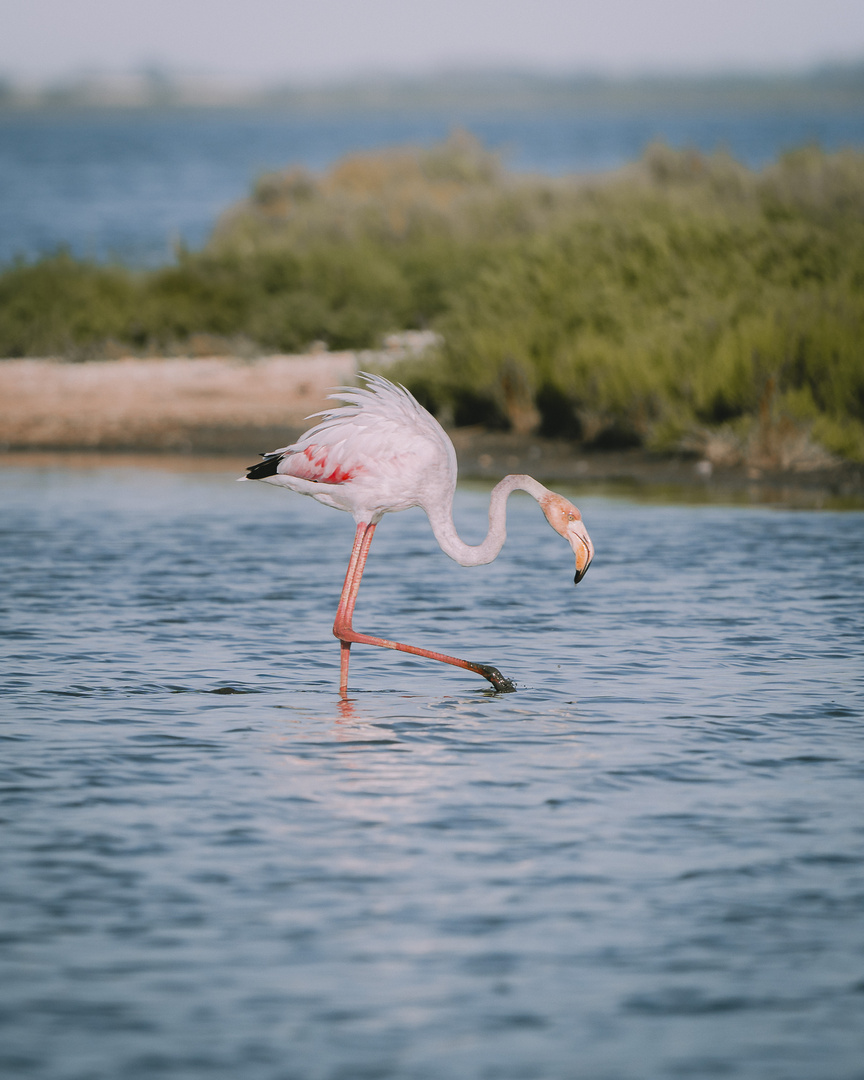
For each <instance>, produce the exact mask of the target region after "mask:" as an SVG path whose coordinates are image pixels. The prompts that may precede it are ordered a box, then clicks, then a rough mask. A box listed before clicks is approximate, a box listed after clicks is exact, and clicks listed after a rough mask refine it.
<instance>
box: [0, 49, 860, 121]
mask: <svg viewBox="0 0 864 1080" xmlns="http://www.w3.org/2000/svg"><path fill="white" fill-rule="evenodd" d="M226 105H228V106H233V107H241V108H242V107H251V108H256V107H258V108H260V107H266V108H284V109H289V110H294V111H313V112H314V111H321V110H325V111H326V110H329V109H339V110H344V109H395V110H399V109H412V110H417V109H424V108H430V109H453V108H455V109H458V110H460V111H462V112H464V111H465V110H466V109H470V110H477V109H520V108H524V109H549V108H556V109H557V108H562V109H586V108H587V109H596V108H619V107H620V108H627V109H641V108H649V109H650V108H676V107H684V108H694V107H696V108H706V107H714V108H741V107H747V106H752V107H760V106H761V107H769V106H778V107H780V106H783V107H793V106H794V107H802V106H810V107H829V108H830V107H836V108H859V107H862V106H864V61H858V62H853V63H845V64H841V63H836V64H825V65H822V66H820V67H816V68H813V69H810V70H805V71H790V72H786V73H771V74H759V73H750V74H747V73H730V74H722V73H721V74H714V75H662V74H658V75H642V76H633V77H629V78H628V77H614V76H604V75H601V74H591V73H584V72H583V73H573V74H569V75H568V74H548V73H542V72H533V73H532V72H526V71H507V70H504V71H472V70H470V69H466V70H454V71H447V72H443V73H439V74H434V73H433V74H429V75H418V76H401V77H400V76H381V77H378V78H372V77H365V78H357V79H353V80H350V81H343V82H339V81H333V82H327V83H322V84H319V85H312V84H307V85H303V84H285V85H279V84H273V85H262V86H257V87H256V86H243V85H234V84H231V83H228V82H220V81H219V80H217V79H213V78H209V79H205V78H199V79H192V78H185V77H182V76H177V75H174V74H172V72H170V71H169V70H164V69H162V68H159V67H150V68H145V69H142V70H139V71H135V72H130V73H127V74H125V75H114V76H108V75H101V76H100V75H84V76H79V77H71V78H68V79H66V80H61V81H57V82H54V83H52V84H48V85H43V86H36V87H32V86H31V87H24V86H21V85H18V84H16V83H15V82H14V81H13V80H11V79H4V78H2V77H0V108H7V109H15V108H48V109H62V108H116V107H121V108H148V109H151V108H158V109H165V108H172V107H173V108H178V107H179V108H186V107H189V106H226Z"/></svg>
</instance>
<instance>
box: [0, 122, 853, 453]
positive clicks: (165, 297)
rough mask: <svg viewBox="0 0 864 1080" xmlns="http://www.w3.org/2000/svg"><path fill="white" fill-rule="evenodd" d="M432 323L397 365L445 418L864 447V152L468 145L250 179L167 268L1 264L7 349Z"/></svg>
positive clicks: (300, 334) (295, 339)
mask: <svg viewBox="0 0 864 1080" xmlns="http://www.w3.org/2000/svg"><path fill="white" fill-rule="evenodd" d="M424 326H431V327H433V328H434V329H436V330H438V331H440V333H441V334H442V335H443V340H444V342H445V344H444V346H443V347H442V349H441V350H440V352H439V354H438V355H437V356H436V357H433V358H431V359H429V358H424V359H423V360H422V361H414V362H410V363H408V362H405V363H404V364H403V365H402V366H401V368H400V369H399V370H398V372H397V374H398V376H399V377H401V378H402V379H403V381H405V382H406V383H407V384H408V385H409V386H410V387H411V388H412V389H413V390H414V391H415V392H416V393H417V394H418V396H420V397H421V399H422V400H423V401H424V402H425V403H426V404H428V405H429V406H430V407H431V408H433V409H434V410H435V411H436V412H438V413H439V415H442V416H443V417H444V418H446V419H449V420H450V421H451V422H456V423H477V422H483V423H486V424H489V425H492V426H501V427H507V426H509V427H512V428H515V429H516V430H519V431H524V432H527V431H530V430H534V429H539V430H540V431H541V432H543V433H545V434H549V435H559V436H565V437H570V438H574V439H581V440H582V441H583V442H585V443H587V444H589V445H594V446H598V447H603V446H606V447H612V446H628V445H633V446H636V445H643V446H646V447H648V448H651V449H655V450H661V451H662V450H671V449H681V448H690V449H692V450H693V451H694V452H699V453H708V454H709V456H713V457H714V459H715V460H718V461H719V460H723V459H724V458H725V459H728V460H730V461H731V460H742V459H747V460H750V461H758V460H763V461H764V462H765V463H767V464H772V463H773V464H792V463H794V462H792V461H791V460H787V459H788V458H789V455H790V454H791V455H792V457H795V456H796V455H797V458H798V459H801V458H802V455H803V456H806V455H807V454H810V455H811V458H812V460H813V461H814V462H815V461H816V460H817V459H818V454H816V453H815V451H814V442H813V440H815V442H816V443H818V444H819V445H821V446H822V447H824V448H826V449H827V450H829V451H830V452H832V453H834V454H837V455H840V456H843V457H848V458H852V459H855V460H864V345H862V342H864V154H861V153H856V152H852V151H846V152H842V153H838V154H831V155H828V154H824V153H822V152H821V151H819V150H818V149H814V148H806V149H800V150H796V151H794V152H791V153H789V154H787V155H786V156H785V157H783V158H782V159H781V160H780V161H778V162H777V163H776V164H775V165H773V166H772V167H770V168H768V169H766V170H765V171H763V172H761V173H753V172H750V171H748V170H746V169H745V168H743V167H742V166H740V165H739V164H737V163H736V162H735V161H733V160H732V159H731V158H729V157H728V156H726V155H724V154H722V153H718V154H714V155H711V156H703V155H699V154H697V153H693V152H689V151H674V150H671V149H669V148H667V147H664V146H654V147H652V148H650V149H649V151H648V152H647V153H646V155H645V156H644V158H643V159H642V160H641V161H640V162H638V163H636V164H635V165H634V166H632V167H631V168H629V169H627V170H623V171H622V172H620V173H618V174H615V175H614V176H611V177H604V178H593V179H584V178H583V179H577V178H566V179H560V180H555V179H551V178H539V177H519V176H513V175H510V174H507V173H506V172H505V171H504V170H503V169H502V168H501V166H500V163H499V162H498V160H497V159H496V158H495V157H494V155H491V154H489V153H488V152H486V151H485V150H484V149H483V148H482V147H481V146H479V145H478V144H477V143H476V142H475V141H474V140H473V139H472V138H471V137H470V136H467V135H456V136H454V137H453V138H451V140H449V141H448V142H447V143H446V144H444V145H442V146H437V147H433V148H431V149H426V150H398V151H389V152H386V153H381V154H375V155H356V156H352V157H349V158H346V159H344V160H343V161H341V162H339V163H338V164H337V165H336V166H335V167H334V168H333V169H332V170H331V171H330V172H329V173H327V174H326V175H323V176H316V175H312V174H310V173H307V172H306V171H304V170H302V169H291V170H288V171H286V172H283V173H278V174H272V175H268V176H264V177H262V178H261V179H260V180H259V181H258V183H257V184H256V186H255V189H254V191H253V192H252V194H251V196H250V198H249V199H248V200H247V201H246V202H244V203H243V204H242V205H240V206H238V207H236V208H234V209H233V210H232V211H231V212H230V213H229V214H228V215H226V217H225V218H224V219H223V220H222V221H221V222H219V224H218V225H217V227H216V229H215V231H214V234H213V236H212V238H211V240H210V242H209V243H208V245H207V246H206V248H205V249H204V250H203V251H200V252H187V251H181V252H179V253H178V255H177V259H176V261H175V263H174V264H173V265H171V266H167V267H164V268H162V269H158V270H155V271H146V272H143V271H142V272H133V271H132V270H129V269H126V268H123V267H119V266H104V265H95V264H91V263H87V262H82V261H78V260H75V259H73V258H72V257H71V256H69V255H66V254H60V255H57V256H55V257H52V258H47V259H43V260H41V261H39V262H36V263H32V264H26V263H19V264H16V265H14V266H12V267H10V268H8V269H7V270H6V271H5V273H3V274H2V275H0V354H2V355H5V356H15V355H17V356H21V355H50V354H62V355H65V356H67V357H69V358H73V359H74V358H81V357H85V356H95V355H101V356H105V355H117V354H118V351H120V352H122V351H124V350H125V351H129V350H130V349H131V350H137V351H139V352H144V353H147V352H153V351H161V352H172V351H174V352H177V351H188V350H189V349H190V343H191V344H193V345H194V340H195V335H208V336H207V337H206V338H205V340H206V342H207V343H208V347H209V348H210V349H211V350H212V348H213V345H214V337H215V339H216V344H220V345H221V347H222V349H223V350H224V349H229V348H230V349H231V350H232V351H239V352H241V353H242V352H248V353H250V354H251V353H254V352H255V351H257V350H261V349H264V350H267V351H273V350H280V351H296V350H300V349H303V348H305V347H306V346H307V345H308V344H309V343H310V342H311V341H313V340H323V341H325V342H326V343H327V344H328V345H329V346H330V347H331V348H347V347H368V346H371V345H374V344H375V343H377V341H378V340H379V339H380V337H381V336H382V335H383V334H385V333H387V332H388V331H392V330H395V329H407V328H411V327H424ZM784 455H785V457H784ZM814 455H815V456H814ZM798 463H800V460H799V462H798Z"/></svg>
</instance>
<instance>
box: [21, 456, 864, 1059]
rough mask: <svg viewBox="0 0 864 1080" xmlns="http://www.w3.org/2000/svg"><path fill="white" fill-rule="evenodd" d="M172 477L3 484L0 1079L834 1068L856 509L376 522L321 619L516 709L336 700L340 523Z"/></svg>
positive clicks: (857, 962) (481, 700)
mask: <svg viewBox="0 0 864 1080" xmlns="http://www.w3.org/2000/svg"><path fill="white" fill-rule="evenodd" d="M205 465H206V463H204V462H195V461H194V460H193V461H190V462H189V463H188V464H187V465H186V467H185V469H182V468H181V469H179V470H178V471H173V472H172V471H169V470H168V469H165V468H159V467H153V468H149V469H146V468H135V467H132V466H131V465H122V464H114V465H112V466H107V465H106V466H103V467H98V468H97V467H93V468H66V469H63V468H47V467H45V468H39V467H35V466H26V465H24V464H21V465H19V466H16V467H12V466H7V467H6V468H4V469H3V470H2V471H0V487H2V496H0V503H2V506H3V511H2V520H0V527H2V533H3V537H2V544H0V574H2V580H3V582H4V589H3V594H4V599H3V609H4V610H3V613H2V618H3V626H4V635H5V636H4V638H3V642H4V652H5V659H4V663H3V670H4V672H5V674H4V679H3V683H4V705H3V718H2V725H0V740H2V746H3V752H2V763H3V764H2V789H0V816H2V821H3V833H2V836H3V862H2V865H3V870H2V877H0V927H2V951H3V971H2V974H0V1007H2V1011H0V1019H2V1026H0V1066H2V1068H4V1069H5V1073H6V1075H9V1076H10V1077H11V1076H14V1077H15V1078H16V1080H18V1078H20V1080H28V1078H34V1080H35V1078H38V1080H85V1078H86V1080H115V1078H117V1077H123V1078H124V1080H138V1078H140V1080H153V1078H165V1080H199V1078H200V1080H204V1078H211V1077H212V1078H225V1080H229V1078H230V1080H235V1078H237V1077H243V1078H244V1080H349V1078H350V1080H355V1078H372V1077H380V1078H394V1080H439V1078H440V1080H452V1078H459V1080H463V1078H464V1080H475V1078H476V1080H488V1078H501V1080H515V1078H520V1080H521V1078H530V1080H537V1078H540V1080H547V1078H548V1080H565V1078H571V1077H574V1078H575V1077H579V1078H580V1080H643V1078H645V1077H651V1078H652V1080H665V1078H669V1080H674V1078H680V1077H686V1078H696V1077H699V1078H701V1077H708V1076H723V1077H735V1078H748V1080H749V1078H766V1080H799V1078H800V1080H853V1078H860V1077H861V1076H862V1075H864V1065H862V1062H864V933H862V930H864V816H862V801H861V792H862V779H864V765H862V751H864V723H862V721H864V664H862V660H864V560H862V553H864V548H862V527H864V514H862V513H860V512H851V513H844V514H839V513H827V512H816V513H803V512H793V511H787V510H782V509H776V508H770V507H752V508H750V507H738V508H730V507H718V506H714V507H704V506H703V507H695V506H687V505H683V506H664V505H642V504H639V503H635V502H626V501H614V500H610V499H602V498H599V497H593V498H587V497H586V498H580V497H579V496H578V493H577V498H578V501H579V502H580V503H581V505H582V509H583V513H584V515H585V519H586V522H587V524H588V527H589V529H590V531H591V535H592V538H593V539H594V541H595V544H596V547H597V558H596V561H595V564H594V565H593V566H592V568H591V570H590V572H589V574H588V575H587V576H586V578H585V580H584V582H583V583H582V584H580V586H579V587H578V589H574V588H573V586H572V572H573V570H572V554H571V553H570V551H569V548H568V547H567V545H566V544H565V543H564V542H563V541H562V540H561V539H560V537H558V536H556V535H555V534H554V533H553V532H552V531H551V530H550V529H549V528H548V526H547V525H546V524H545V522H544V521H543V518H542V516H541V514H540V513H539V511H538V509H537V508H536V506H535V505H534V504H533V502H532V501H531V500H530V499H528V498H527V497H522V496H519V497H515V498H513V499H511V501H510V519H509V520H510V528H509V539H508V543H507V545H506V546H505V548H504V551H503V553H502V555H501V557H500V558H499V559H498V561H497V562H496V563H494V564H493V565H491V566H489V567H479V568H474V569H463V568H460V567H458V566H456V565H455V564H453V563H451V562H450V561H449V560H448V559H447V558H446V557H445V556H443V555H442V554H441V553H440V552H439V551H438V550H437V548H436V545H435V543H434V540H433V538H432V536H431V534H430V532H429V529H428V525H427V523H426V520H425V518H424V517H423V515H422V514H421V513H420V512H407V513H403V514H399V515H393V516H391V517H388V518H385V519H384V521H383V522H382V524H381V527H380V528H379V530H378V532H377V534H376V538H375V542H374V544H373V548H372V554H371V557H370V564H369V569H368V573H367V577H366V579H365V580H364V585H363V589H362V590H361V594H360V601H359V604H358V609H357V615H356V619H355V623H356V625H357V626H358V627H359V628H361V629H367V630H369V631H370V632H375V631H379V632H388V633H390V634H391V635H393V636H395V637H397V638H401V639H402V640H408V641H412V642H416V643H419V644H425V645H427V646H430V647H433V648H439V649H444V650H450V651H452V652H454V653H455V654H456V655H465V656H468V657H469V658H472V659H479V660H489V661H492V662H494V663H496V664H498V665H499V666H500V667H501V669H502V670H503V671H504V672H505V674H507V675H509V676H510V677H512V678H514V679H515V680H516V681H517V683H518V684H519V689H518V691H517V692H516V693H514V694H507V695H495V694H494V693H492V692H490V691H487V690H486V689H484V686H485V684H484V683H483V682H482V680H480V679H475V678H474V677H473V676H471V675H469V674H468V673H466V672H462V671H458V670H456V669H451V668H447V667H444V666H443V665H436V664H434V663H431V662H428V661H423V660H419V659H416V658H412V657H409V656H406V655H403V654H399V653H393V652H385V651H384V650H377V649H373V648H368V647H367V648H364V647H361V646H355V649H354V654H353V658H352V679H351V692H350V696H349V699H348V700H347V701H345V702H342V701H340V700H339V697H338V694H337V693H336V687H337V684H338V647H337V645H336V642H335V641H334V639H333V638H332V637H331V635H330V625H331V622H332V617H333V614H334V611H335V606H336V600H337V597H338V592H339V589H340V587H341V580H342V576H343V574H344V568H345V563H346V560H347V556H348V552H349V550H350V545H351V539H352V534H353V528H352V524H351V521H350V519H349V518H348V517H347V515H342V514H337V513H336V512H334V511H330V510H327V509H326V508H324V507H320V506H318V505H317V504H314V503H311V502H310V501H308V500H304V499H302V498H300V497H297V496H290V495H286V494H285V493H283V492H280V491H276V490H273V489H271V488H267V487H265V486H264V485H253V484H234V483H233V482H232V479H233V476H234V475H236V471H235V470H233V469H232V468H230V467H225V466H221V467H215V468H214V469H213V470H212V471H208V469H207V468H206V467H205ZM486 501H487V496H486V493H485V492H483V491H481V490H475V489H466V490H461V491H460V492H459V494H458V502H457V522H458V524H459V525H460V528H461V530H462V532H463V535H465V536H466V538H468V539H475V540H476V539H479V537H480V534H481V533H482V532H483V530H484V519H485V513H486ZM229 691H230V692H229Z"/></svg>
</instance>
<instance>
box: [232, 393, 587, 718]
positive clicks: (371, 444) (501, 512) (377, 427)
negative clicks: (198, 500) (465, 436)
mask: <svg viewBox="0 0 864 1080" xmlns="http://www.w3.org/2000/svg"><path fill="white" fill-rule="evenodd" d="M361 378H362V379H363V380H364V381H365V384H366V385H365V386H363V387H359V388H350V387H341V388H340V389H338V390H336V391H335V392H334V393H332V394H330V395H329V397H330V398H332V399H334V400H337V401H341V402H343V404H342V405H341V406H340V407H337V408H331V409H326V410H324V411H323V412H321V413H317V414H315V416H320V417H321V418H322V419H321V420H320V422H319V423H317V424H316V425H315V426H314V427H312V428H310V429H309V431H307V432H306V433H305V434H304V435H301V437H300V438H299V439H298V440H297V442H295V443H293V444H292V445H291V446H284V447H282V448H281V449H280V450H273V451H272V452H271V453H267V454H262V455H261V457H262V459H263V460H261V461H259V462H257V463H256V464H255V465H250V466H249V467H248V469H247V472H246V476H243V477H240V479H241V480H263V481H264V483H267V484H276V485H278V486H279V487H284V488H288V489H289V490H291V491H296V492H299V493H300V494H301V495H310V496H311V497H312V498H313V499H316V500H317V501H318V502H320V503H323V504H324V505H325V506H332V507H334V508H335V509H336V510H345V511H347V512H348V513H349V514H351V515H352V516H353V518H354V522H355V524H356V532H355V535H354V546H353V549H352V551H351V558H350V560H349V562H348V572H347V573H346V575H345V584H344V585H343V587H342V594H341V596H340V598H339V606H338V607H337V609H336V619H335V622H334V623H333V633H334V635H335V636H336V637H337V638H338V639H339V643H340V675H339V691H340V694H341V695H342V697H344V696H345V694H346V692H347V689H348V662H349V658H350V652H351V645H352V644H353V643H355V642H357V643H359V644H364V645H378V646H380V647H382V648H385V649H398V650H400V651H401V652H407V653H413V654H414V655H415V656H425V657H427V658H428V659H430V660H440V661H441V662H443V663H445V664H453V665H455V666H456V667H460V668H466V669H467V670H469V671H473V672H476V673H477V674H478V675H482V676H483V678H485V679H488V680H489V682H490V683H491V684H492V686H493V687H494V688H495V689H496V690H501V691H510V690H515V689H516V688H515V686H514V684H513V683H512V682H511V681H510V680H509V679H507V678H505V677H504V676H503V675H502V674H501V672H500V671H499V670H498V669H497V668H496V667H493V666H492V665H491V664H479V663H474V662H473V661H470V660H460V659H458V658H457V657H455V656H447V655H445V654H444V653H439V652H432V651H431V650H430V649H421V648H419V647H418V646H416V645H404V644H402V643H401V642H398V641H389V640H387V639H385V638H379V637H372V636H370V635H369V634H361V633H359V632H358V631H357V630H355V629H354V628H353V626H352V619H353V615H354V605H355V603H356V600H357V592H358V590H359V588H360V579H361V577H362V575H363V569H364V567H365V565H366V558H367V556H368V554H369V545H370V544H371V543H372V535H373V533H374V532H375V528H376V526H377V525H378V522H379V521H380V520H381V518H382V517H383V516H384V514H388V513H391V512H393V511H396V510H407V509H408V508H409V507H411V506H420V507H422V508H423V510H424V511H425V512H426V516H427V517H428V518H429V524H430V525H431V526H432V532H433V533H434V534H435V539H436V540H437V541H438V543H439V545H440V546H441V550H442V551H443V552H444V553H445V554H446V555H449V556H450V558H451V559H454V560H455V561H456V562H457V563H459V565H460V566H480V565H483V564H484V563H490V562H492V560H493V559H495V558H496V557H497V555H498V553H499V551H500V550H501V548H502V547H503V545H504V540H505V537H506V527H505V517H506V502H507V497H508V496H509V495H510V494H511V492H513V491H527V492H528V494H529V495H531V496H532V497H533V498H534V499H536V501H537V502H538V503H539V504H540V507H541V509H542V510H543V513H544V514H545V515H546V520H547V521H548V522H549V524H550V525H551V526H552V528H553V529H554V530H555V531H556V532H557V533H560V534H561V536H563V537H564V538H565V540H567V541H568V543H569V544H570V546H571V548H572V549H573V552H574V554H575V556H576V576H575V577H574V579H573V580H574V582H575V584H577V585H578V583H579V582H580V581H581V580H582V578H583V577H584V576H585V572H586V570H587V569H588V566H589V565H590V563H591V560H592V558H593V557H594V546H593V544H592V543H591V539H590V537H589V536H588V533H587V531H586V529H585V526H584V525H583V524H582V515H581V514H580V513H579V510H578V509H577V508H576V507H575V506H574V505H573V504H572V503H571V502H568V500H567V499H565V498H564V497H563V496H562V495H557V494H556V493H555V492H553V491H549V490H548V489H547V488H545V487H544V486H543V485H542V484H540V483H538V482H537V481H536V480H535V479H534V478H533V477H531V476H524V475H511V476H505V477H504V479H503V480H501V481H500V483H498V484H497V485H496V486H495V487H494V488H493V489H492V495H491V499H490V503H489V531H488V533H487V535H486V539H485V540H484V541H483V542H482V543H481V544H478V545H476V546H472V545H470V544H466V543H465V542H464V541H463V540H461V539H460V538H459V536H458V534H457V532H456V528H455V526H454V524H453V494H454V492H455V490H456V451H455V450H454V449H453V443H452V442H451V441H450V437H449V436H448V435H447V433H446V432H445V431H444V429H443V428H442V427H441V425H440V424H439V423H438V421H437V420H436V419H435V417H434V416H432V415H431V413H429V412H427V410H426V409H424V408H423V406H422V405H421V404H420V403H419V402H418V401H417V400H416V399H415V398H414V396H413V395H412V394H411V393H410V392H409V391H408V390H406V389H405V387H403V386H396V385H395V384H394V383H392V382H389V381H388V380H387V379H385V378H383V377H382V376H380V375H367V374H365V373H361ZM313 418H314V417H311V418H310V419H313Z"/></svg>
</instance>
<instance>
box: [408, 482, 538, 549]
mask: <svg viewBox="0 0 864 1080" xmlns="http://www.w3.org/2000/svg"><path fill="white" fill-rule="evenodd" d="M514 491H527V492H528V494H529V495H530V496H531V497H532V498H534V499H536V500H537V502H538V503H539V502H540V500H541V499H542V498H543V496H545V495H548V494H549V492H548V490H547V489H546V488H545V487H543V485H542V484H540V483H538V482H537V481H536V480H535V479H534V478H533V476H525V475H512V476H505V477H504V479H503V480H502V481H501V482H500V483H498V484H496V485H495V487H494V488H493V489H492V495H491V497H490V499H489V532H488V533H487V534H486V539H485V540H484V541H483V543H482V544H477V545H476V546H475V545H472V544H466V543H465V541H464V540H461V539H460V538H459V534H458V533H457V532H456V526H455V525H454V524H453V501H452V499H451V500H450V501H449V503H448V504H447V506H446V507H440V508H438V509H436V510H431V509H429V508H426V514H427V516H428V518H429V524H430V525H431V526H432V532H433V533H434V534H435V539H436V540H437V541H438V543H439V544H440V545H441V550H442V551H443V552H444V554H445V555H449V556H450V558H451V559H453V560H455V561H456V562H457V563H459V565H460V566H482V565H483V564H484V563H490V562H492V560H493V559H495V558H496V557H497V555H498V552H499V551H500V550H501V548H502V547H503V546H504V541H505V540H506V539H507V522H506V518H507V497H508V496H509V495H510V494H511V493H512V492H514Z"/></svg>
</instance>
